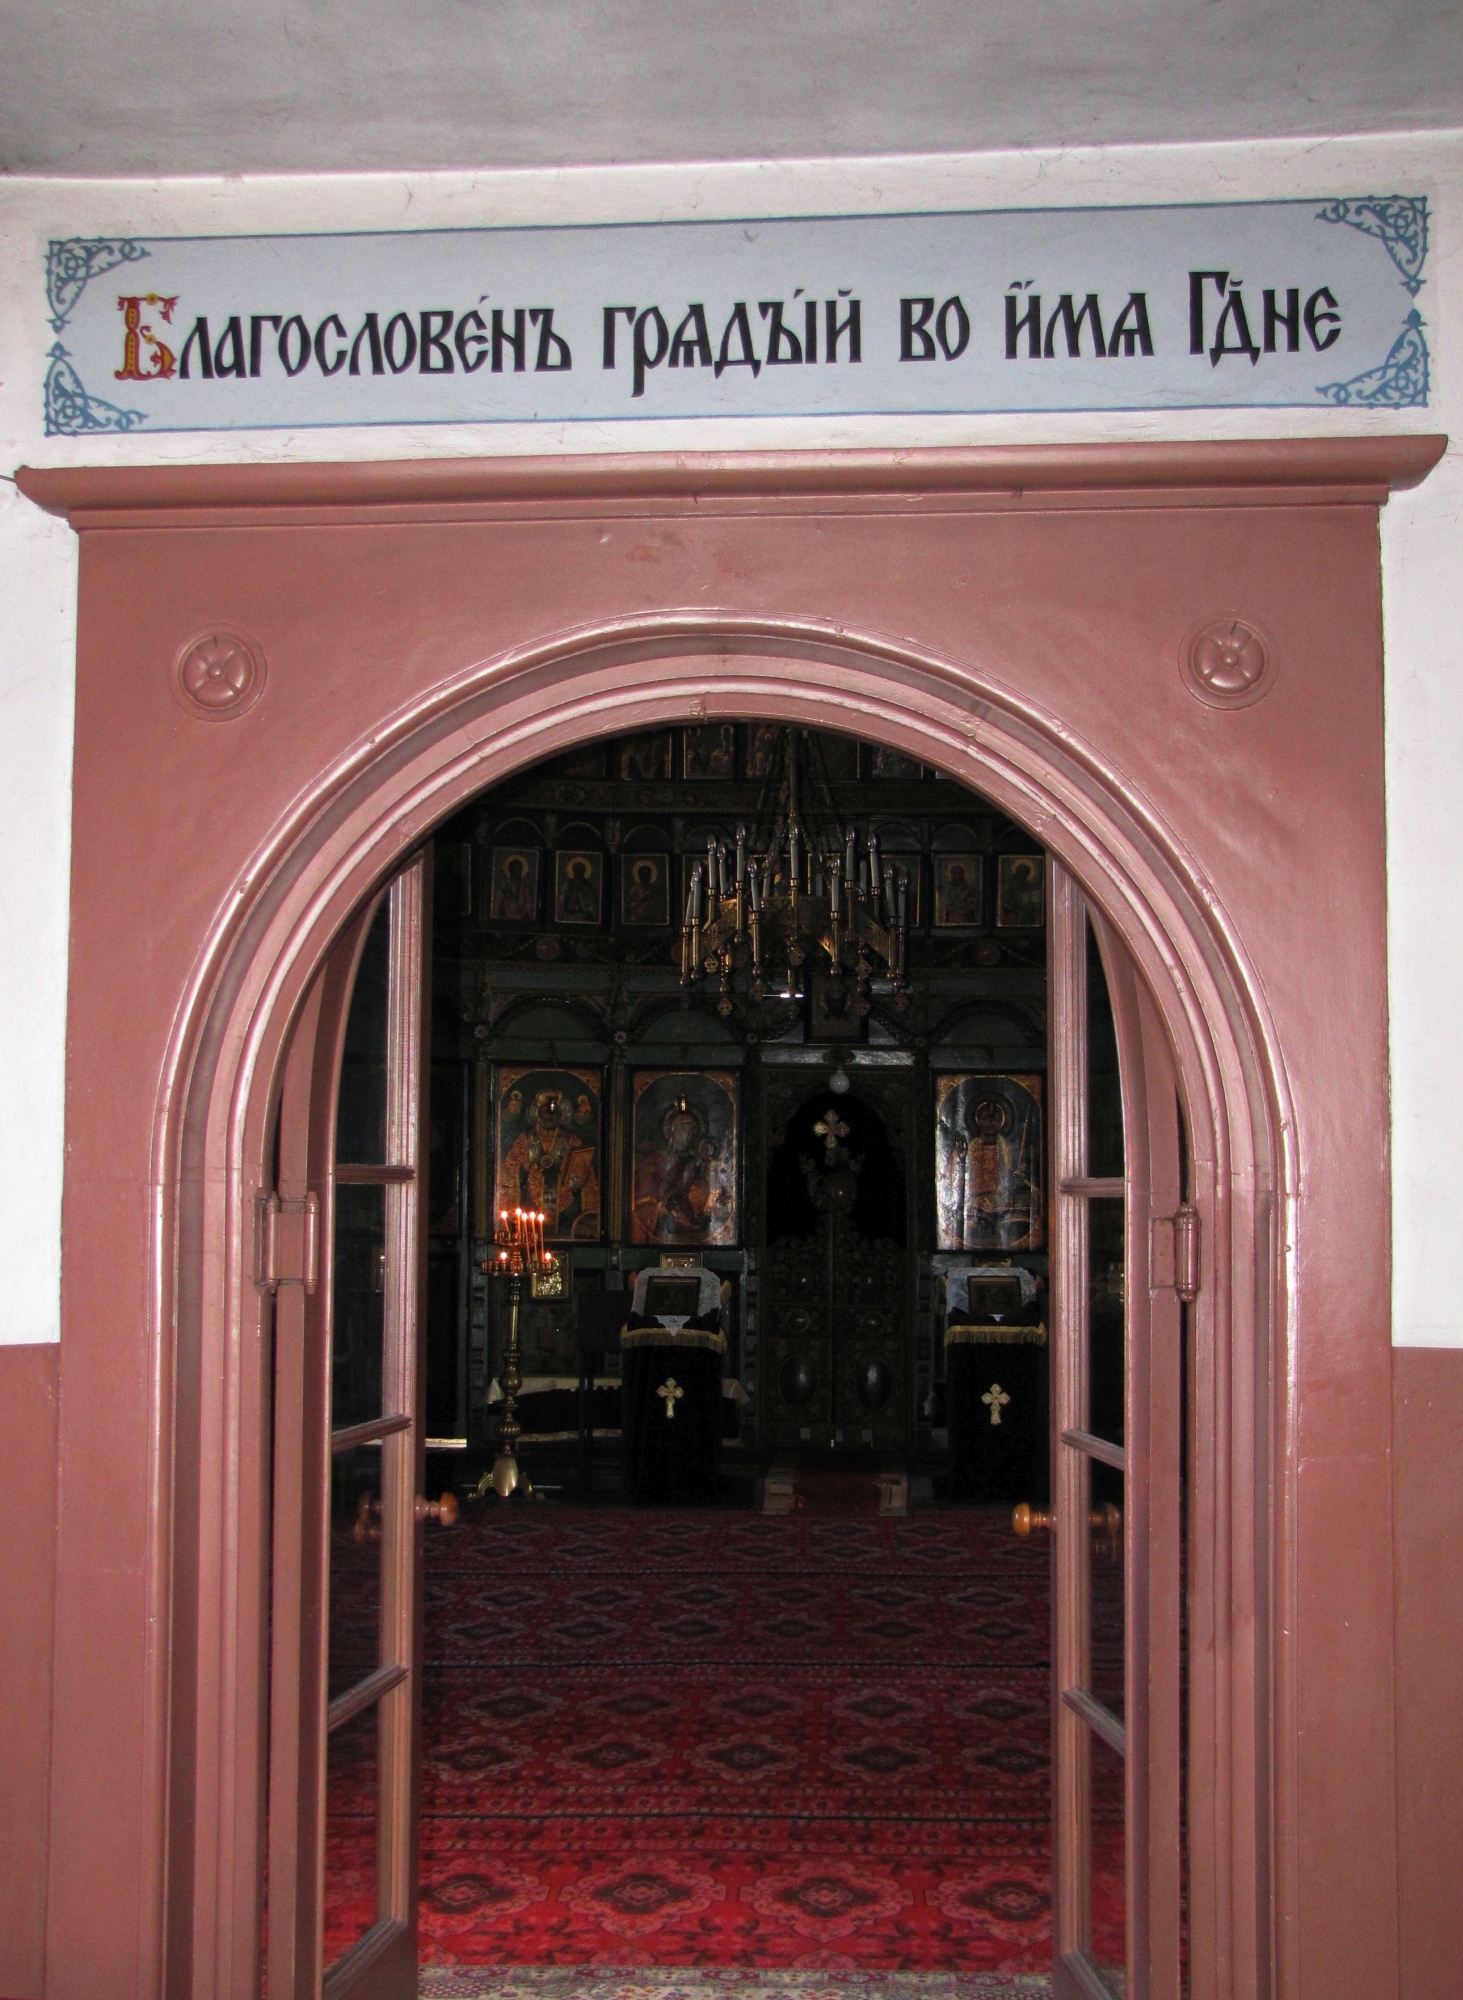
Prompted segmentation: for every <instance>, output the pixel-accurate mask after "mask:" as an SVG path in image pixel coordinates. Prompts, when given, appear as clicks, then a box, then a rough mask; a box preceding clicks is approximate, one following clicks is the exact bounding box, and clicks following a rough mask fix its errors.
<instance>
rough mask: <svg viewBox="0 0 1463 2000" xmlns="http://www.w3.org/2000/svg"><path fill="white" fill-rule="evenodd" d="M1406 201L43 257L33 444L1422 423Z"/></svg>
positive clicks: (209, 243)
mask: <svg viewBox="0 0 1463 2000" xmlns="http://www.w3.org/2000/svg"><path fill="white" fill-rule="evenodd" d="M1428 219H1429V218H1428V207H1427V202H1426V199H1425V198H1424V197H1421V196H1413V195H1388V196H1359V197H1356V198H1353V199H1348V200H1326V201H1320V200H1317V201H1277V202H1251V203H1232V204H1218V203H1216V204H1213V205H1209V206H1187V207H1153V208H1121V209H1120V208H1080V209H1007V210H999V211H976V212H972V211H963V212H958V213H941V214H917V215H880V216H822V217H798V218H787V219H781V220H774V221H765V220H764V221H742V222H674V223H628V224H618V225H606V226H572V227H553V228H513V229H468V230H432V231H415V232H406V231H402V232H394V233H383V234H377V235H336V236H324V235H322V236H212V237H201V236H194V237H138V238H114V239H97V238H70V239H66V240H58V241H54V242H52V243H51V245H50V246H49V252H48V256H47V265H46V287H47V297H48V301H49V306H50V329H51V335H52V343H51V346H50V348H49V353H48V367H47V372H46V379H45V385H44V398H45V424H46V430H47V433H48V434H49V435H53V436H78V435H84V434H87V433H91V432H101V431H141V430H151V431H164V430H173V431H176V430H252V429H279V428H290V429H296V428H313V427H318V426H326V425H339V424H424V423H523V422H562V421H573V420H576V419H579V420H586V419H587V420H592V421H594V422H604V421H606V420H617V419H637V418H650V417H718V416H826V415H855V414H869V413H888V414H898V413H902V412H903V413H910V414H913V413H922V412H938V411H969V412H976V411H1000V410H1005V411H1033V412H1035V411H1041V410H1124V409H1128V410H1165V409H1201V408H1206V407H1211V408H1212V407H1230V408H1258V407H1266V406H1268V407H1282V406H1292V407H1294V406H1318V405H1328V404H1329V405H1331V406H1333V407H1340V408H1373V409H1409V408H1423V407H1425V406H1426V405H1427V402H1428V396H1429V387H1430V383H1429V377H1430V359H1429V352H1428V342H1427V321H1426V318H1425V316H1424V314H1423V311H1422V308H1421V305H1420V303H1419V294H1420V293H1421V292H1422V289H1423V286H1424V284H1425V282H1426V280H1425V278H1424V275H1423V272H1424V267H1425V265H1426V261H1427V254H1428Z"/></svg>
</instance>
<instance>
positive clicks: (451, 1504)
mask: <svg viewBox="0 0 1463 2000" xmlns="http://www.w3.org/2000/svg"><path fill="white" fill-rule="evenodd" d="M417 1519H418V1520H419V1521H440V1522H441V1524H442V1526H443V1527H444V1528H455V1527H456V1526H457V1495H456V1494H455V1493H444V1494H443V1495H442V1498H441V1499H440V1500H418V1501H417Z"/></svg>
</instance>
